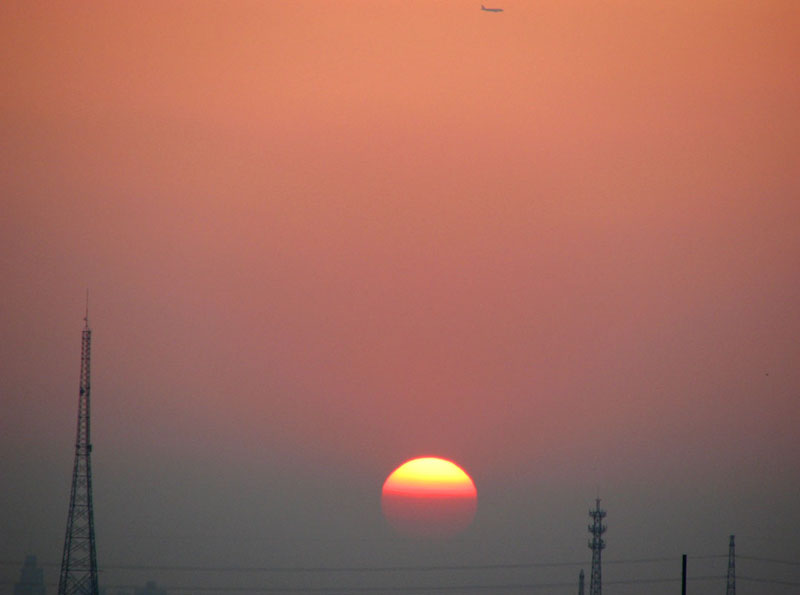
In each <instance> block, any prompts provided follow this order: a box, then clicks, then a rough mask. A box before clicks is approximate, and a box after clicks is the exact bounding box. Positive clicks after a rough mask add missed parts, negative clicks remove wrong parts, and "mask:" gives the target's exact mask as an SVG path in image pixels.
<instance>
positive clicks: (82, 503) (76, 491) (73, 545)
mask: <svg viewBox="0 0 800 595" xmlns="http://www.w3.org/2000/svg"><path fill="white" fill-rule="evenodd" d="M91 347H92V331H91V329H89V292H88V290H87V292H86V316H85V318H84V327H83V333H82V336H81V376H80V386H79V390H78V429H77V436H76V439H75V466H74V467H73V470H72V489H71V490H70V494H69V514H68V516H67V532H66V535H65V537H64V552H63V554H62V557H61V575H60V577H59V580H58V595H98V593H99V589H98V587H97V553H96V550H95V542H94V510H93V507H92V465H91V453H92V442H91V437H90V433H89V419H90V417H89V405H90V402H89V393H90V391H91V376H90V363H91Z"/></svg>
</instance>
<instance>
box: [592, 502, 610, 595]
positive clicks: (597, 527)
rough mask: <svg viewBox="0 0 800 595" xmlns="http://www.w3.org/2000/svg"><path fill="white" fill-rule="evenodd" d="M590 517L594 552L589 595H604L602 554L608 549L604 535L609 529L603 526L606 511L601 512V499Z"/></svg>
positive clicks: (596, 503)
mask: <svg viewBox="0 0 800 595" xmlns="http://www.w3.org/2000/svg"><path fill="white" fill-rule="evenodd" d="M589 516H590V517H591V518H592V524H591V525H589V533H591V534H592V538H591V539H590V540H589V548H590V549H591V550H592V574H591V577H590V578H589V595H602V593H603V580H602V571H601V566H600V557H601V552H602V551H603V549H604V548H605V547H606V542H605V541H604V540H603V533H605V532H606V528H607V527H606V526H605V525H604V524H603V519H604V518H605V516H606V511H605V510H600V498H597V499H596V500H595V508H594V510H590V511H589Z"/></svg>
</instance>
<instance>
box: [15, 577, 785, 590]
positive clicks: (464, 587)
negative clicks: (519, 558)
mask: <svg viewBox="0 0 800 595" xmlns="http://www.w3.org/2000/svg"><path fill="white" fill-rule="evenodd" d="M723 578H725V577H724V576H722V575H716V576H699V577H694V578H692V579H690V580H691V581H692V582H703V581H713V580H721V579H723ZM678 581H680V579H678V578H650V579H647V578H640V579H629V580H616V581H606V584H607V585H641V584H664V583H674V582H678ZM762 582H764V581H762ZM10 584H11V583H9V582H0V585H4V586H5V585H10ZM54 584H55V583H47V585H48V586H53V585H54ZM786 584H790V585H795V584H800V583H786ZM103 586H104V588H106V589H135V588H137V587H138V586H137V585H103ZM159 586H161V587H162V588H163V589H165V590H167V591H178V592H204V593H247V592H256V593H386V592H391V593H415V592H430V591H436V592H446V591H488V590H493V591H500V590H503V591H508V590H513V589H554V588H571V587H574V586H575V585H574V582H573V581H570V582H558V583H498V584H464V585H419V586H351V587H219V588H216V587H208V586H185V587H183V586H174V585H159Z"/></svg>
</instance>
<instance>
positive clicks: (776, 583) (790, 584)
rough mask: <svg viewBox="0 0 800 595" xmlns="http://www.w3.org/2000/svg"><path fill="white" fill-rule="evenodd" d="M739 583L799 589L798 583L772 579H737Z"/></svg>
mask: <svg viewBox="0 0 800 595" xmlns="http://www.w3.org/2000/svg"><path fill="white" fill-rule="evenodd" d="M737 578H738V579H739V580H740V581H748V582H751V583H767V584H770V585H785V586H787V587H800V583H798V582H794V581H781V580H778V579H774V578H753V577H750V576H739V577H737Z"/></svg>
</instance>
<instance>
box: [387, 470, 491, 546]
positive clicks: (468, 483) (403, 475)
mask: <svg viewBox="0 0 800 595" xmlns="http://www.w3.org/2000/svg"><path fill="white" fill-rule="evenodd" d="M381 506H382V508H383V514H384V516H385V517H386V519H387V520H388V521H389V523H390V524H391V525H392V526H393V527H394V528H395V529H397V530H398V531H400V532H401V533H404V534H407V535H416V536H428V537H446V536H450V535H453V534H455V533H458V532H460V531H462V530H464V529H465V528H466V527H468V526H469V524H470V523H471V522H472V519H473V517H474V516H475V511H476V509H477V490H476V489H475V484H474V483H473V481H472V479H471V478H470V476H469V475H467V473H466V472H465V471H464V470H463V469H461V468H460V467H459V466H458V465H456V464H455V463H453V462H451V461H448V460H446V459H440V458H436V457H422V458H418V459H413V460H411V461H407V462H406V463H403V464H402V465H400V467H398V468H397V469H395V470H394V471H393V472H392V473H391V475H389V477H388V478H387V479H386V481H385V482H384V484H383V491H382V496H381Z"/></svg>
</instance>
